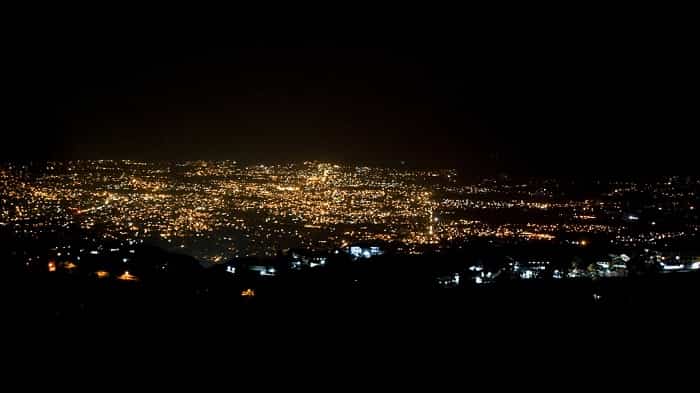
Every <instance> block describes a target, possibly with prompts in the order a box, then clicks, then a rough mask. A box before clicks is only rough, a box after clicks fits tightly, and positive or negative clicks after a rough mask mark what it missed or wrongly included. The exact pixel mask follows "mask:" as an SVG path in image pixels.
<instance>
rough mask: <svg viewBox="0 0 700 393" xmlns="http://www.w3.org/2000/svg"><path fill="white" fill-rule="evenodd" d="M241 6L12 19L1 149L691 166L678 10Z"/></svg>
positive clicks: (538, 167) (32, 153) (600, 169)
mask: <svg viewBox="0 0 700 393" xmlns="http://www.w3.org/2000/svg"><path fill="white" fill-rule="evenodd" d="M516 14H517V13H516ZM600 15H603V16H600ZM242 19H245V18H244V17H237V18H236V19H235V22H234V21H231V22H230V23H229V24H222V23H221V22H220V21H209V20H207V19H197V21H196V22H195V21H189V20H187V19H179V20H177V21H176V22H169V23H167V26H166V25H163V26H161V25H157V26H156V25H155V24H154V23H152V21H150V20H148V19H147V20H146V21H145V22H144V21H143V20H141V21H139V22H133V23H123V21H122V20H121V19H118V18H116V17H112V18H109V17H105V16H103V17H101V18H91V19H89V20H90V22H89V23H82V21H84V19H81V18H74V19H71V20H70V21H65V20H61V19H55V18H51V17H50V16H47V17H46V18H45V19H33V20H32V21H31V22H28V23H27V24H26V25H25V24H23V25H22V26H23V27H24V28H23V29H22V30H21V31H18V32H15V34H14V36H13V37H12V40H10V41H11V43H10V46H9V48H7V49H6V54H10V56H9V57H7V58H6V59H7V60H9V63H10V72H9V73H7V75H6V77H7V82H8V83H6V85H9V88H7V89H6V95H7V96H8V97H9V98H10V100H9V101H10V102H11V104H10V106H9V107H7V109H9V110H8V113H9V116H8V118H7V121H6V124H5V133H4V135H5V143H3V144H2V154H3V156H4V157H7V158H137V159H199V158H202V159H234V160H240V161H254V162H258V161H259V162H278V161H298V160H331V161H343V162H366V163H396V162H399V161H401V160H403V161H407V162H408V163H410V164H413V165H425V166H452V167H458V168H460V169H462V170H466V171H469V172H473V173H479V174H481V173H493V172H508V173H510V172H513V173H526V174H527V173H531V174H546V173H589V172H592V173H609V172H617V173H648V172H651V171H654V172H665V173H668V172H672V173H680V174H692V173H695V172H697V169H696V167H697V165H694V162H696V161H697V158H696V155H697V152H696V150H697V149H696V148H695V147H694V146H693V143H692V135H693V134H694V133H696V132H697V130H698V127H697V126H698V123H697V120H696V112H697V91H698V90H697V87H698V84H697V69H700V68H698V64H697V60H696V59H695V54H694V53H693V52H694V50H693V49H692V48H693V47H695V46H696V45H693V44H692V42H691V41H692V40H691V38H690V37H691V36H692V34H691V33H692V31H690V30H691V26H690V25H688V24H685V23H684V22H683V21H678V22H677V23H676V21H674V20H673V19H669V18H666V19H664V20H663V23H661V22H660V21H659V20H656V19H653V18H651V17H649V15H646V16H645V17H643V18H642V17H637V16H636V15H634V14H633V13H630V12H627V11H625V12H621V13H611V14H605V13H602V14H598V13H592V14H591V15H588V14H586V15H583V16H578V17H576V18H571V17H566V18H565V17H562V18H549V17H542V18H539V19H529V18H521V17H519V16H518V15H514V16H513V15H511V16H510V17H508V18H505V17H503V18H500V17H497V18H491V19H488V21H485V20H482V19H481V18H480V16H479V15H470V16H469V17H462V16H460V15H457V16H454V15H453V16H452V17H449V18H446V19H439V18H438V19H431V20H430V21H427V20H421V19H415V18H414V19H410V20H406V21H403V22H401V23H395V24H393V23H392V24H390V23H388V22H386V21H383V20H381V18H380V23H359V22H355V21H351V22H350V23H348V22H349V21H348V20H343V21H342V22H343V23H341V22H340V21H336V20H328V19H326V20H325V23H323V26H318V27H317V26H312V25H308V24H305V23H304V24H302V23H299V24H295V23H286V24H276V23H273V24H272V25H271V26H263V25H257V24H254V23H247V24H241V23H240V22H241V20H242ZM396 19H399V18H396ZM49 20H50V22H49ZM78 22H80V23H78ZM336 22H338V23H336ZM375 22H376V21H375ZM302 25H303V26H302ZM694 156H695V157H694Z"/></svg>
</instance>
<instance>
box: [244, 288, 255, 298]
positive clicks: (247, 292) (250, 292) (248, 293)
mask: <svg viewBox="0 0 700 393" xmlns="http://www.w3.org/2000/svg"><path fill="white" fill-rule="evenodd" d="M241 296H243V297H253V296H255V290H253V289H251V288H248V289H246V290H245V291H241Z"/></svg>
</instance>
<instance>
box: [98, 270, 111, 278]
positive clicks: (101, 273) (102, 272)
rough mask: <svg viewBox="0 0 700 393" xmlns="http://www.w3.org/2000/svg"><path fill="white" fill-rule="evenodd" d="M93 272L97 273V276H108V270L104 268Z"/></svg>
mask: <svg viewBox="0 0 700 393" xmlns="http://www.w3.org/2000/svg"><path fill="white" fill-rule="evenodd" d="M95 274H96V275H97V278H107V277H109V272H107V271H105V270H98V271H96V272H95Z"/></svg>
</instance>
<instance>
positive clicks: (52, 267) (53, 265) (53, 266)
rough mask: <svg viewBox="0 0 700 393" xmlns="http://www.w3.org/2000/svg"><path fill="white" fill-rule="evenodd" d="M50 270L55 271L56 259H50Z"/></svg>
mask: <svg viewBox="0 0 700 393" xmlns="http://www.w3.org/2000/svg"><path fill="white" fill-rule="evenodd" d="M49 271H50V272H55V271H56V262H54V261H49Z"/></svg>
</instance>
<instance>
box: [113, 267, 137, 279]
mask: <svg viewBox="0 0 700 393" xmlns="http://www.w3.org/2000/svg"><path fill="white" fill-rule="evenodd" d="M117 278H118V279H120V280H122V281H138V280H139V279H138V277H136V276H134V275H133V274H130V273H129V271H128V270H126V271H125V272H124V274H122V275H121V276H119V277H117Z"/></svg>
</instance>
